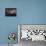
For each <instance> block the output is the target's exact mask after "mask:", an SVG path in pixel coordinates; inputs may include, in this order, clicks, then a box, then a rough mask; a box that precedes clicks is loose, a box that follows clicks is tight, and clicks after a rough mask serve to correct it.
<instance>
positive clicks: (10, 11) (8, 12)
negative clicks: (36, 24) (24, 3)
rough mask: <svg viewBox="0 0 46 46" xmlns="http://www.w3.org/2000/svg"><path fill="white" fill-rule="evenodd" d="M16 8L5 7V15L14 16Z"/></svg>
mask: <svg viewBox="0 0 46 46" xmlns="http://www.w3.org/2000/svg"><path fill="white" fill-rule="evenodd" d="M16 15H17V13H16V8H5V16H16Z"/></svg>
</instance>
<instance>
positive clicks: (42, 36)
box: [20, 25, 46, 41]
mask: <svg viewBox="0 0 46 46" xmlns="http://www.w3.org/2000/svg"><path fill="white" fill-rule="evenodd" d="M24 39H25V40H31V41H46V25H21V26H20V40H24Z"/></svg>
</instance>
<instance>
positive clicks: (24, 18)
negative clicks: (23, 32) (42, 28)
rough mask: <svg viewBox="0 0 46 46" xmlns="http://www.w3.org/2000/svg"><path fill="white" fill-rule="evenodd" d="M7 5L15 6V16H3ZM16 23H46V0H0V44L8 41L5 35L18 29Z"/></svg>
mask: <svg viewBox="0 0 46 46" xmlns="http://www.w3.org/2000/svg"><path fill="white" fill-rule="evenodd" d="M9 7H15V8H17V16H16V17H5V12H4V11H5V8H9ZM17 24H46V0H5V1H0V44H7V43H8V39H7V36H8V34H9V32H17V31H18V30H17ZM16 42H17V40H16Z"/></svg>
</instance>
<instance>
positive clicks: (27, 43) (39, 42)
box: [20, 40, 46, 46]
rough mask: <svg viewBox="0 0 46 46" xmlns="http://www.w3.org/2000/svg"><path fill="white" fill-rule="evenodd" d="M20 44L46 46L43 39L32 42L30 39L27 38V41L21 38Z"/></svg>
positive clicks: (24, 45)
mask: <svg viewBox="0 0 46 46" xmlns="http://www.w3.org/2000/svg"><path fill="white" fill-rule="evenodd" d="M20 46H46V42H45V41H34V42H32V41H31V40H28V41H25V40H21V42H20Z"/></svg>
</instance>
